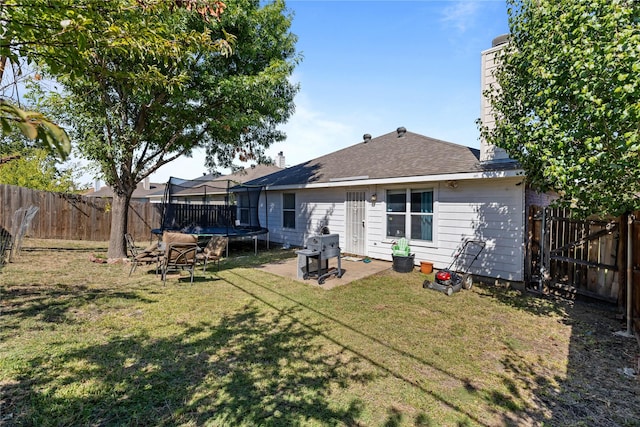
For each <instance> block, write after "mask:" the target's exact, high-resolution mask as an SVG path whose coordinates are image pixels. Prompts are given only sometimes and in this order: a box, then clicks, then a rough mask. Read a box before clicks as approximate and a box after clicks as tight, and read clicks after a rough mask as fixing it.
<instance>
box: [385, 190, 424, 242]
mask: <svg viewBox="0 0 640 427" xmlns="http://www.w3.org/2000/svg"><path fill="white" fill-rule="evenodd" d="M386 203H387V237H389V238H393V239H399V238H401V237H404V238H407V239H410V240H424V241H428V242H431V241H433V190H431V189H402V190H388V191H387V201H386Z"/></svg>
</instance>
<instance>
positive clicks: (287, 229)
mask: <svg viewBox="0 0 640 427" xmlns="http://www.w3.org/2000/svg"><path fill="white" fill-rule="evenodd" d="M482 155H483V153H481V150H477V149H473V148H469V147H465V146H462V145H457V144H452V143H450V142H445V141H441V140H437V139H433V138H429V137H426V136H423V135H419V134H416V133H412V132H409V131H407V130H406V129H405V128H403V127H400V128H398V129H397V130H396V131H395V132H390V133H387V134H385V135H381V136H379V137H376V138H372V137H371V136H370V135H364V138H363V141H362V142H359V143H357V144H354V145H352V146H350V147H347V148H344V149H342V150H339V151H336V152H333V153H330V154H327V155H325V156H322V157H319V158H316V159H313V160H310V161H308V162H304V163H301V164H299V165H296V166H293V167H289V168H286V169H284V170H281V171H279V172H276V173H273V174H270V175H266V176H264V177H261V178H258V179H255V180H252V181H248V182H246V184H249V185H262V186H264V192H263V195H262V196H261V199H260V206H259V215H260V223H261V224H262V225H263V226H265V227H267V228H268V229H269V235H270V238H271V240H272V241H274V242H279V243H283V244H290V245H294V246H302V245H304V242H305V241H306V239H307V238H308V237H309V236H311V235H314V234H318V233H320V230H321V229H322V228H323V227H328V228H329V231H330V232H331V233H337V234H339V236H340V247H341V248H342V251H343V252H344V253H348V254H354V255H359V256H367V257H371V258H376V259H382V260H391V259H392V256H391V246H392V245H393V243H394V242H396V241H397V240H398V239H399V238H401V237H406V238H407V239H408V240H409V244H410V246H411V252H412V253H415V260H416V263H419V262H420V261H430V262H433V263H434V266H435V267H436V268H444V267H446V266H448V265H449V264H450V263H451V262H452V260H453V256H454V255H455V253H456V251H457V250H458V249H459V248H460V247H461V245H462V244H463V243H464V242H465V241H466V240H480V241H483V242H485V243H486V248H485V249H484V251H483V252H482V253H481V254H480V257H479V258H478V260H477V261H476V262H475V263H474V265H473V267H474V268H473V270H472V272H473V273H474V274H478V275H482V276H488V277H495V278H501V279H505V280H512V281H522V280H523V263H524V229H525V217H524V204H525V185H522V184H523V177H522V170H521V169H520V168H519V166H518V165H517V164H516V163H515V162H513V161H511V160H509V159H498V160H495V159H491V158H487V159H486V160H485V161H480V158H481V157H482Z"/></svg>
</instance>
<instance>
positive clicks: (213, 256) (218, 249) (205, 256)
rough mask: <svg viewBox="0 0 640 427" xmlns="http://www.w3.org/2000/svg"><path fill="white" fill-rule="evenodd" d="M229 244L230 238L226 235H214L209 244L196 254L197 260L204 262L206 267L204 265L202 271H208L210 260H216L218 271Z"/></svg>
mask: <svg viewBox="0 0 640 427" xmlns="http://www.w3.org/2000/svg"><path fill="white" fill-rule="evenodd" d="M227 244H229V238H228V237H225V236H213V237H211V239H209V242H207V246H205V247H204V249H203V250H202V252H199V253H197V254H196V260H197V262H202V263H204V267H202V272H203V273H204V272H206V271H207V262H208V261H216V262H217V264H218V271H220V259H221V258H222V254H223V253H224V250H225V249H226V247H227Z"/></svg>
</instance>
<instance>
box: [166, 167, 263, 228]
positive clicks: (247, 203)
mask: <svg viewBox="0 0 640 427" xmlns="http://www.w3.org/2000/svg"><path fill="white" fill-rule="evenodd" d="M261 191H262V187H261V186H245V185H242V184H238V183H236V182H234V181H230V180H225V179H218V180H213V181H203V180H197V179H195V180H184V179H180V178H174V177H171V178H169V181H168V183H167V186H166V188H165V192H164V197H163V200H162V207H161V209H162V223H161V230H159V231H163V230H180V231H183V232H189V233H196V234H197V233H199V232H201V231H206V230H211V229H218V230H221V229H227V230H229V229H234V228H243V229H260V228H261V226H260V219H259V216H258V206H259V200H260V192H261Z"/></svg>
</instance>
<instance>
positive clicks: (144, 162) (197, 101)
mask: <svg viewBox="0 0 640 427" xmlns="http://www.w3.org/2000/svg"><path fill="white" fill-rule="evenodd" d="M73 3H74V7H75V8H74V9H73V10H80V11H86V12H85V15H82V17H80V13H81V12H78V14H77V15H75V17H72V18H70V20H71V21H72V24H73V22H74V19H76V18H78V19H80V20H81V24H79V25H81V26H82V28H83V29H84V33H83V34H88V35H89V36H90V37H88V39H87V40H86V41H85V42H84V43H83V44H81V45H79V49H80V54H79V55H77V56H75V57H74V61H61V62H59V63H56V62H47V63H46V71H47V72H48V74H50V75H52V76H55V77H56V79H57V81H58V82H60V83H61V84H62V87H63V89H64V91H63V93H62V94H58V93H52V94H51V101H52V102H53V104H54V105H55V103H56V102H57V109H58V111H64V112H65V115H64V120H65V122H67V123H69V124H70V125H71V129H72V134H73V135H74V136H75V137H76V138H77V141H78V143H79V148H80V150H81V152H82V153H83V154H84V156H85V157H86V158H87V159H90V160H92V161H95V162H97V163H98V164H99V165H100V169H101V173H102V175H103V177H104V179H105V181H106V182H107V183H108V184H109V185H110V186H111V187H112V189H113V191H114V199H113V203H112V218H113V220H112V224H111V235H110V236H111V237H110V244H109V251H108V256H109V257H110V258H119V257H122V256H124V255H125V246H124V239H123V235H124V232H125V231H126V229H127V211H128V204H129V201H130V199H131V195H132V193H133V190H134V189H135V188H136V185H137V183H139V182H140V181H141V180H143V179H144V178H145V177H147V176H148V175H150V174H151V173H153V172H154V171H155V170H157V169H158V168H159V167H161V166H162V165H165V164H167V163H169V162H171V161H172V160H174V159H176V158H177V157H179V156H183V155H189V154H190V153H191V152H192V150H193V149H194V148H196V147H204V148H206V151H207V162H208V165H209V166H210V167H211V166H213V165H229V164H231V163H232V162H233V160H234V158H236V157H240V158H241V159H247V158H257V159H258V160H262V159H264V149H265V148H266V147H268V146H269V145H270V144H271V143H273V142H274V141H278V140H281V139H282V138H283V137H284V135H283V134H282V133H281V132H279V131H278V130H277V129H276V126H277V125H278V124H279V123H282V122H284V121H286V120H287V119H288V117H289V116H290V115H291V113H292V111H293V97H294V95H295V93H296V91H297V87H296V86H295V85H292V84H291V83H290V81H289V77H290V75H291V73H292V70H293V67H294V66H295V63H296V61H297V55H296V52H295V41H296V38H295V36H294V35H292V34H291V33H289V27H290V19H291V18H290V16H289V15H287V13H286V8H285V5H284V3H283V2H280V1H276V2H274V3H269V4H265V5H263V6H261V5H260V2H259V1H253V0H234V1H228V2H226V3H221V2H210V1H192V2H188V1H177V0H176V1H175V2H171V3H168V2H163V1H155V2H154V1H151V0H148V1H146V2H143V1H140V0H110V1H104V2H100V1H98V2H97V1H96V0H87V1H75V2H73ZM168 4H170V6H168ZM78 5H80V6H81V7H80V8H79V9H78V7H77V6H78ZM89 11H91V12H89ZM86 16H91V17H92V19H91V20H90V21H87V20H86ZM98 35H99V36H98ZM80 41H81V40H80ZM56 52H57V51H56V50H55V49H53V48H51V49H49V48H48V47H46V46H45V47H44V48H43V49H42V50H40V51H39V52H38V54H39V55H40V56H42V57H47V56H48V57H53V56H55V55H56Z"/></svg>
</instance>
